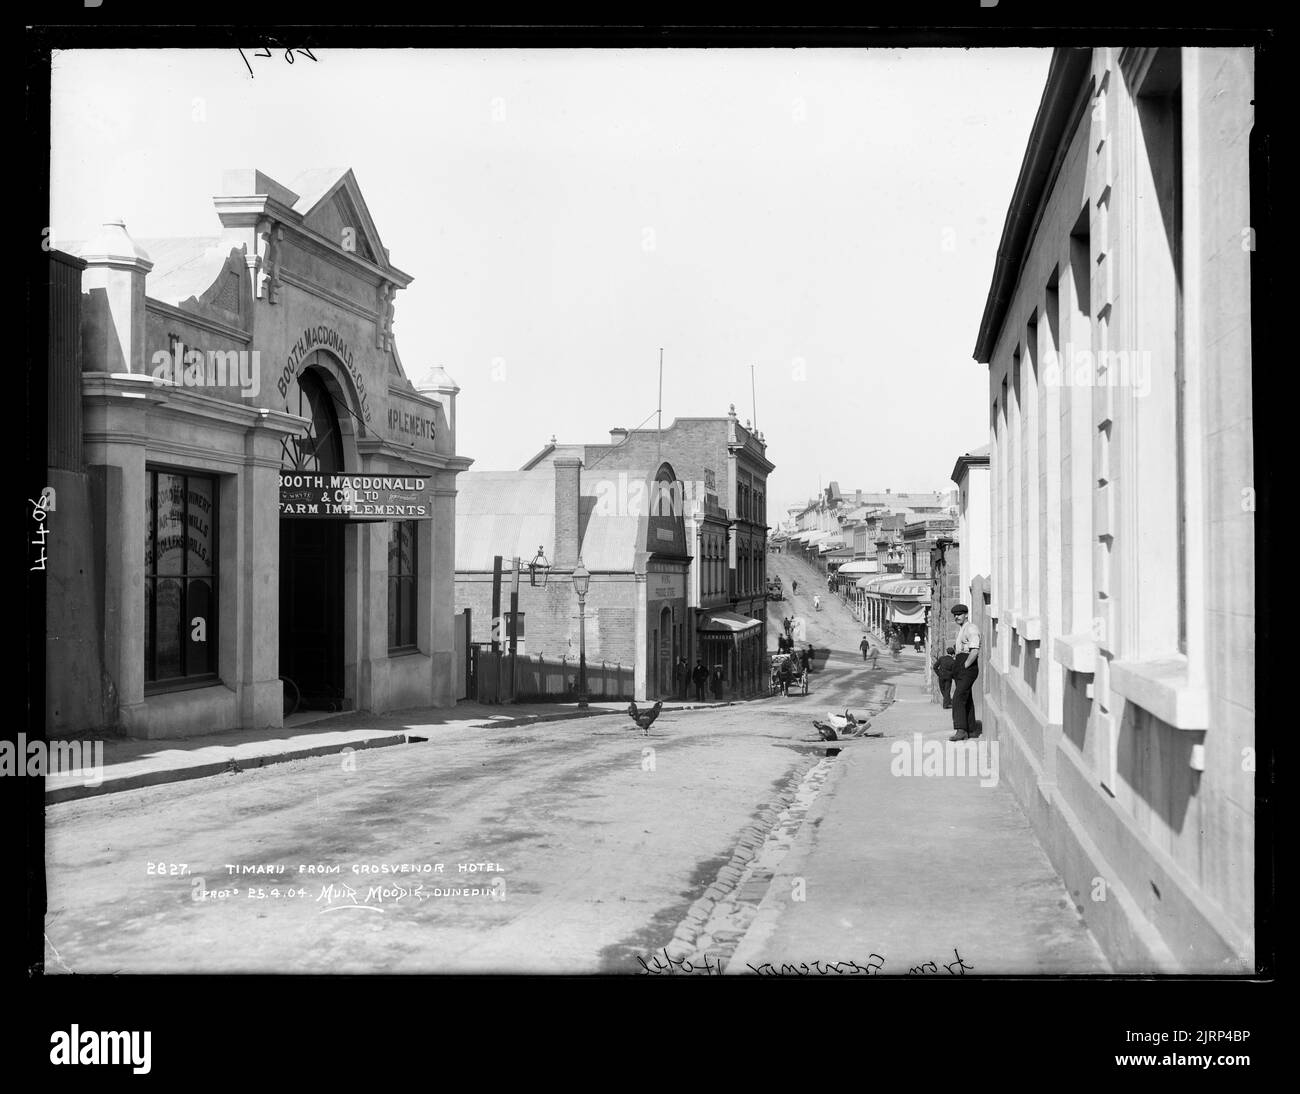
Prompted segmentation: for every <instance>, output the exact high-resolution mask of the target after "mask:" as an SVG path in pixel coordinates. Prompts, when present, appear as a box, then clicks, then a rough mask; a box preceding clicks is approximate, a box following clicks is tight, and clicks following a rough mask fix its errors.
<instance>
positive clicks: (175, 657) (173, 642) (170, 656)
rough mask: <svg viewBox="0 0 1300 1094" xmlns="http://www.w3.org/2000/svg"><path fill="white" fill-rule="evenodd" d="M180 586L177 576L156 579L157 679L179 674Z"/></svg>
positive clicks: (181, 609) (181, 606)
mask: <svg viewBox="0 0 1300 1094" xmlns="http://www.w3.org/2000/svg"><path fill="white" fill-rule="evenodd" d="M182 592H183V590H182V587H181V582H180V580H179V579H177V578H170V579H167V578H164V579H160V580H159V581H158V588H157V598H158V602H157V617H158V624H157V627H158V629H157V632H156V637H155V641H156V642H157V645H158V677H157V678H158V679H159V680H166V679H168V678H170V677H174V676H179V675H180V674H181V618H182V614H181V613H182V611H183V605H182V599H183V597H182Z"/></svg>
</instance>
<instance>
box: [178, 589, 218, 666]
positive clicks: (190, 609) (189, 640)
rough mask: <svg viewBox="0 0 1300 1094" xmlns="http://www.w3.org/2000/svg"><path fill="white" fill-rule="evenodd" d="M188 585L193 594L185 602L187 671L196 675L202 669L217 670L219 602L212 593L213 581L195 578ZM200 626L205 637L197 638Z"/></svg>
mask: <svg viewBox="0 0 1300 1094" xmlns="http://www.w3.org/2000/svg"><path fill="white" fill-rule="evenodd" d="M188 588H189V597H188V599H187V601H186V604H185V618H184V620H183V626H184V630H185V650H186V662H185V673H186V675H187V676H196V675H199V674H201V673H205V672H215V671H216V667H217V656H216V645H215V643H216V637H217V619H216V614H217V606H216V598H215V597H214V596H213V595H212V582H211V581H208V580H206V579H203V578H200V579H198V580H194V579H191V580H190V581H189V582H188ZM196 621H201V629H199V622H196ZM196 630H197V633H198V634H199V635H200V636H201V639H202V640H201V641H196V639H195V633H196Z"/></svg>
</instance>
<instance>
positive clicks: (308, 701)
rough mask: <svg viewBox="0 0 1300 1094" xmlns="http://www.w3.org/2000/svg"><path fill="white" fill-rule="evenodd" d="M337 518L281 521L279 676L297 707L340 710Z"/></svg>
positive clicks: (341, 526)
mask: <svg viewBox="0 0 1300 1094" xmlns="http://www.w3.org/2000/svg"><path fill="white" fill-rule="evenodd" d="M346 527H347V525H346V524H345V523H344V522H343V521H338V520H301V519H293V518H290V517H283V518H281V520H280V675H281V676H287V677H288V678H289V679H290V680H292V681H293V682H294V683H295V684H296V685H297V686H298V691H299V692H300V694H301V696H302V698H301V702H300V704H299V708H300V709H302V710H343V709H345V707H346V700H345V697H344V694H343V546H344V545H343V533H344V529H345V528H346Z"/></svg>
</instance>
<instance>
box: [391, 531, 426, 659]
mask: <svg viewBox="0 0 1300 1094" xmlns="http://www.w3.org/2000/svg"><path fill="white" fill-rule="evenodd" d="M388 527H389V539H388V648H389V650H390V651H392V650H405V649H414V648H415V646H416V640H415V621H416V588H417V584H418V582H417V577H416V572H417V568H416V537H417V532H418V528H419V524H418V522H417V521H413V520H395V521H391V522H390V523H389V526H388Z"/></svg>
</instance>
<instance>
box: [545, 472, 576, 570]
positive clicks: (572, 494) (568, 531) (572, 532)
mask: <svg viewBox="0 0 1300 1094" xmlns="http://www.w3.org/2000/svg"><path fill="white" fill-rule="evenodd" d="M554 464H555V557H554V559H553V561H552V565H553V566H554V567H555V569H557V570H572V569H573V568H574V567H575V566H576V565H577V564H578V499H579V496H580V493H581V487H582V461H581V460H580V459H578V458H577V457H576V456H561V457H560V458H559V459H557V460H555V461H554Z"/></svg>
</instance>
